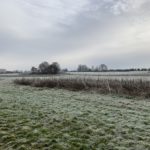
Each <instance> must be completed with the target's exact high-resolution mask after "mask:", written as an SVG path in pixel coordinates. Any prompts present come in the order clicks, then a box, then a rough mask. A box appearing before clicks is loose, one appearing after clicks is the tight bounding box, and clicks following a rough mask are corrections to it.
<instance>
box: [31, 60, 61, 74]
mask: <svg viewBox="0 0 150 150" xmlns="http://www.w3.org/2000/svg"><path fill="white" fill-rule="evenodd" d="M60 70H61V69H60V65H59V64H58V63H57V62H53V63H52V64H49V63H48V62H47V61H44V62H42V63H41V64H39V66H38V68H36V67H32V68H31V73H32V74H58V73H59V72H60Z"/></svg>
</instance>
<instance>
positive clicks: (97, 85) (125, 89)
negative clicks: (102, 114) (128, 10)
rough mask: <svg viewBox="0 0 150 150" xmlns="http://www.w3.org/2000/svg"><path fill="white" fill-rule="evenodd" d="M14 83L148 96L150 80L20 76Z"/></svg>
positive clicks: (149, 93)
mask: <svg viewBox="0 0 150 150" xmlns="http://www.w3.org/2000/svg"><path fill="white" fill-rule="evenodd" d="M14 83H15V84H18V85H28V86H33V87H48V88H62V89H67V90H73V91H82V90H84V91H96V92H98V93H103V94H118V95H128V96H135V97H144V98H149V97H150V81H144V80H142V79H138V80H133V79H132V80H124V79H122V80H117V79H92V78H46V79H44V78H43V79H40V78H37V79H35V78H31V79H27V78H22V79H16V80H14Z"/></svg>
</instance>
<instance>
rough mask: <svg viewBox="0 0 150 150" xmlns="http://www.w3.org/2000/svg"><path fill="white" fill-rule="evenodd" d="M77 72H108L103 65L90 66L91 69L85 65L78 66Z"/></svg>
mask: <svg viewBox="0 0 150 150" xmlns="http://www.w3.org/2000/svg"><path fill="white" fill-rule="evenodd" d="M77 71H78V72H101V71H108V67H107V65H105V64H101V65H99V66H96V67H94V66H92V67H91V68H90V67H88V66H87V65H79V66H78V68H77Z"/></svg>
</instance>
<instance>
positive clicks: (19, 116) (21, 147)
mask: <svg viewBox="0 0 150 150" xmlns="http://www.w3.org/2000/svg"><path fill="white" fill-rule="evenodd" d="M77 76H78V77H79V76H80V77H81V78H82V77H85V75H81V74H80V75H79V74H78V75H75V74H73V75H63V76H57V77H55V78H68V77H70V78H74V77H77ZM87 76H88V77H89V74H88V75H87ZM33 77H34V78H36V77H35V76H32V77H27V78H33ZM37 77H38V76H37ZM90 77H91V78H97V77H99V78H104V76H101V75H98V76H97V75H94V76H92V75H90ZM105 77H106V78H108V77H109V78H115V79H116V78H117V79H118V78H119V79H120V78H124V79H130V78H134V79H135V78H138V79H139V78H140V79H142V80H149V79H150V77H149V76H148V75H138V76H133V75H132V76H124V75H122V76H115V75H111V76H106V75H105ZM16 78H21V77H17V76H15V77H10V76H9V77H8V76H7V77H4V76H1V77H0V150H34V149H35V150H42V149H43V150H149V149H150V100H149V99H144V98H143V99H140V98H139V99H136V98H127V97H123V96H117V95H102V94H98V93H95V92H94V91H92V92H86V91H78V92H75V91H69V90H64V89H56V88H54V89H50V88H41V87H40V88H37V87H30V86H22V85H16V84H14V82H13V80H14V79H16ZM38 78H39V77H38ZM41 78H43V77H41ZM44 78H50V77H48V76H47V77H46V76H45V77H44Z"/></svg>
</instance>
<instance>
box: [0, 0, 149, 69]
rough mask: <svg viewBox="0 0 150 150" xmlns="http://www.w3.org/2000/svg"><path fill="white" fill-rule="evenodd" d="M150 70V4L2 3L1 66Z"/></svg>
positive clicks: (119, 0)
mask: <svg viewBox="0 0 150 150" xmlns="http://www.w3.org/2000/svg"><path fill="white" fill-rule="evenodd" d="M45 60H46V61H48V62H53V61H58V62H59V63H60V64H61V66H62V68H66V67H67V68H70V69H75V68H76V67H77V66H78V64H87V65H89V66H92V65H99V64H101V63H105V64H107V65H108V67H109V68H131V67H150V0H0V68H6V69H10V70H13V69H23V70H28V69H30V68H31V66H37V65H38V64H39V63H40V62H42V61H45Z"/></svg>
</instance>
